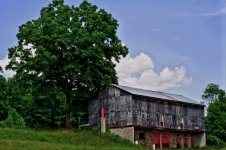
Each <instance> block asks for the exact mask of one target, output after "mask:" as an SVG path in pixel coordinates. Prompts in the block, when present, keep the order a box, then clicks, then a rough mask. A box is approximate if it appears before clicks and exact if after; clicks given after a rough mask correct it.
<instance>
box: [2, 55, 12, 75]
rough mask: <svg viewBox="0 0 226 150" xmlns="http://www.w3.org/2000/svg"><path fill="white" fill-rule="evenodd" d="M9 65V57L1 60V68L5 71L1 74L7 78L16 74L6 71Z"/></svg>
mask: <svg viewBox="0 0 226 150" xmlns="http://www.w3.org/2000/svg"><path fill="white" fill-rule="evenodd" d="M8 63H9V59H8V55H6V56H5V57H3V58H2V59H0V66H1V67H2V69H3V73H0V75H2V76H4V77H5V78H9V77H12V76H13V75H14V74H15V72H14V71H12V70H5V67H6V65H8Z"/></svg>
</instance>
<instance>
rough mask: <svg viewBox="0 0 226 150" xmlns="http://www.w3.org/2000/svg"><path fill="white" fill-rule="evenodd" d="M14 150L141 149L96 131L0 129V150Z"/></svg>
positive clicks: (116, 137)
mask: <svg viewBox="0 0 226 150" xmlns="http://www.w3.org/2000/svg"><path fill="white" fill-rule="evenodd" d="M1 149H4V150H11V149H12V150H14V149H19V150H20V149H44V150H45V149H46V150H47V149H48V150H49V149H50V150H51V149H54V150H55V149H57V150H62V149H63V150H64V149H65V150H67V149H70V150H71V149H76V150H77V149H78V150H79V149H82V150H83V149H84V150H86V149H87V150H89V149H115V150H120V149H121V150H127V149H134V150H139V149H143V147H141V146H137V145H133V144H132V143H130V142H129V141H128V140H125V139H122V138H119V137H118V136H114V135H111V134H109V133H107V134H104V135H103V134H100V133H99V131H97V130H91V129H88V130H75V131H74V130H68V131H65V130H57V131H37V130H31V129H12V128H0V150H1Z"/></svg>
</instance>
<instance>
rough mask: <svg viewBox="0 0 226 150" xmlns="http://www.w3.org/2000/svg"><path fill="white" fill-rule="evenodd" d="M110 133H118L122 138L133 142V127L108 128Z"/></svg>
mask: <svg viewBox="0 0 226 150" xmlns="http://www.w3.org/2000/svg"><path fill="white" fill-rule="evenodd" d="M110 131H111V133H113V134H116V135H119V136H120V137H122V138H125V139H128V140H130V141H131V142H132V143H134V127H122V128H113V129H110Z"/></svg>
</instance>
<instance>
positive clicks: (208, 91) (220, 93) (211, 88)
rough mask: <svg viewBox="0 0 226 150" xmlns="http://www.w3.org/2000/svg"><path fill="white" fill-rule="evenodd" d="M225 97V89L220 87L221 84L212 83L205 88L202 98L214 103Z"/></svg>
mask: <svg viewBox="0 0 226 150" xmlns="http://www.w3.org/2000/svg"><path fill="white" fill-rule="evenodd" d="M224 97H225V91H224V90H222V89H220V87H219V85H217V84H214V83H210V84H208V85H207V87H206V88H205V90H204V93H203V95H202V99H204V100H206V101H207V102H208V103H213V102H215V101H217V100H221V99H223V98H224Z"/></svg>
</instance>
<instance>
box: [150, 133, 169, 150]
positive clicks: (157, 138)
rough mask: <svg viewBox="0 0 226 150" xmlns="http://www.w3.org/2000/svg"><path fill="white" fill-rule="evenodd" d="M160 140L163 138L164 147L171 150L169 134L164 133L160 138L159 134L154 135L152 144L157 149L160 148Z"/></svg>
mask: <svg viewBox="0 0 226 150" xmlns="http://www.w3.org/2000/svg"><path fill="white" fill-rule="evenodd" d="M160 138H162V139H161V141H162V147H163V148H169V139H170V138H169V133H162V136H160V133H159V132H155V133H152V144H155V146H156V147H160Z"/></svg>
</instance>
